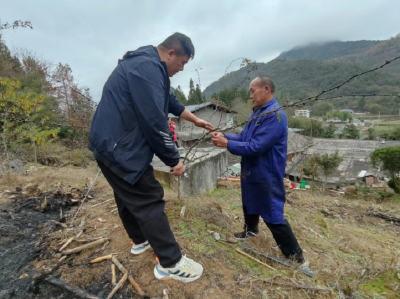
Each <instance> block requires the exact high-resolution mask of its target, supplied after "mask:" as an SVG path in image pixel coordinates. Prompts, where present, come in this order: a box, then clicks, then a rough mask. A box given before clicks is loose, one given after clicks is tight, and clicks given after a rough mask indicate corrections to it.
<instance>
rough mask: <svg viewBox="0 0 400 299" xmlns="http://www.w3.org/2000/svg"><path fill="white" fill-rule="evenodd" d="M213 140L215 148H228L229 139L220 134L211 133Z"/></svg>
mask: <svg viewBox="0 0 400 299" xmlns="http://www.w3.org/2000/svg"><path fill="white" fill-rule="evenodd" d="M211 140H212V143H213V144H214V145H215V146H218V147H228V139H226V138H225V136H224V134H222V133H220V132H214V133H211Z"/></svg>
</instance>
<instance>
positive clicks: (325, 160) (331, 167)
mask: <svg viewBox="0 0 400 299" xmlns="http://www.w3.org/2000/svg"><path fill="white" fill-rule="evenodd" d="M315 161H316V163H317V164H318V165H319V166H320V170H321V172H322V174H323V175H324V176H325V181H324V184H323V187H322V189H323V190H325V186H326V183H327V181H328V177H329V176H330V175H331V174H332V173H334V172H335V170H336V169H337V168H338V166H339V164H340V163H342V161H343V157H342V156H341V155H340V154H339V152H338V151H336V152H335V153H334V154H331V155H330V154H326V155H318V156H316V157H315Z"/></svg>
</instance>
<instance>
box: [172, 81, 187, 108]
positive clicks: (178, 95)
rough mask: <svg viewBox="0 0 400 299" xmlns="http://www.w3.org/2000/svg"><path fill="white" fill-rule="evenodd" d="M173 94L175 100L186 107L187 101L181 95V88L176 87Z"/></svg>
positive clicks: (183, 95)
mask: <svg viewBox="0 0 400 299" xmlns="http://www.w3.org/2000/svg"><path fill="white" fill-rule="evenodd" d="M174 94H175V96H176V98H177V99H178V100H179V101H180V102H181V103H182V104H183V105H186V102H187V99H186V96H185V94H184V93H183V91H182V89H181V87H180V86H179V85H178V87H177V88H176V89H175V91H174Z"/></svg>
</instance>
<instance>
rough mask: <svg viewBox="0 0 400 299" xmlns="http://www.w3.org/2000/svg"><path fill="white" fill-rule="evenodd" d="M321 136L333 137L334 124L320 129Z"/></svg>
mask: <svg viewBox="0 0 400 299" xmlns="http://www.w3.org/2000/svg"><path fill="white" fill-rule="evenodd" d="M322 137H324V138H335V126H334V125H332V124H330V125H329V126H328V127H327V128H325V129H323V130H322Z"/></svg>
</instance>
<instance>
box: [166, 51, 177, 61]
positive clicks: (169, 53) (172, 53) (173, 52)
mask: <svg viewBox="0 0 400 299" xmlns="http://www.w3.org/2000/svg"><path fill="white" fill-rule="evenodd" d="M173 55H176V52H175V50H174V49H171V50H168V52H167V56H168V59H170V58H171V56H173Z"/></svg>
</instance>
